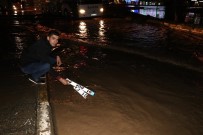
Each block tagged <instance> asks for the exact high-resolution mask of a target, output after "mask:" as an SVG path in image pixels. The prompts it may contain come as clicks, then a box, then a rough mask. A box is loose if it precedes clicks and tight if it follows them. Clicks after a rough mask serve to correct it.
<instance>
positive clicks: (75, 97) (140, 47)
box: [1, 18, 203, 135]
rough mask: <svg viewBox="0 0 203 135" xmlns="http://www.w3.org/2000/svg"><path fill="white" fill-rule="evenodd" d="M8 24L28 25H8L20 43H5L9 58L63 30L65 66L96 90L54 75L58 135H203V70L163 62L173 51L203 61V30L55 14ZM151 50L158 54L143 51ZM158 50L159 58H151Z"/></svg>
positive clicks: (66, 73)
mask: <svg viewBox="0 0 203 135" xmlns="http://www.w3.org/2000/svg"><path fill="white" fill-rule="evenodd" d="M7 25H11V26H15V25H19V26H20V29H18V28H13V27H12V28H13V29H10V30H9V32H7V33H8V35H7V36H9V37H10V39H11V40H10V41H9V42H11V41H12V42H13V44H12V46H6V45H4V46H3V47H4V48H5V49H6V51H7V52H8V53H5V52H4V51H1V59H4V58H5V57H4V56H9V57H10V58H12V59H14V61H16V60H18V59H19V58H20V54H21V52H22V50H23V48H24V47H26V46H29V44H30V43H32V42H33V41H34V40H35V39H37V37H38V36H40V35H45V33H46V32H47V31H49V30H50V29H57V30H60V31H61V32H62V36H61V38H62V40H61V44H62V49H61V50H60V51H59V53H60V56H61V58H62V61H63V64H64V67H63V68H62V69H61V70H59V71H58V72H59V73H60V74H62V75H63V76H66V77H68V78H70V79H72V80H75V81H76V82H78V83H80V84H82V85H85V86H87V87H88V88H90V89H93V90H94V91H95V92H96V95H95V96H94V97H88V99H87V100H84V99H83V98H82V97H81V96H80V95H79V94H78V93H76V92H75V91H74V90H73V89H71V86H70V87H68V89H67V87H63V86H61V84H59V83H57V82H55V80H50V83H49V85H50V91H49V92H50V102H51V103H52V105H53V108H54V114H55V115H54V116H55V118H54V119H55V122H56V124H55V126H56V129H57V133H58V134H60V135H67V134H69V135H76V134H83V135H90V134H94V135H102V134H104V135H112V134H116V135H129V134H131V135H163V134H164V135H202V134H203V130H202V126H203V117H202V116H203V109H202V107H203V85H202V81H203V78H202V73H200V72H196V71H193V70H189V69H187V68H183V67H181V66H176V65H174V64H171V63H162V62H159V61H157V60H158V59H162V58H163V59H164V60H163V61H167V60H168V59H166V58H167V57H170V58H173V59H172V60H174V61H176V62H177V61H178V62H182V61H184V59H186V60H185V61H184V62H188V61H189V62H194V63H197V64H198V66H201V63H199V62H197V61H195V59H194V58H193V57H192V55H193V52H194V51H195V50H196V49H199V48H201V45H202V40H203V39H202V37H201V36H196V35H191V34H188V33H182V32H175V31H172V30H170V29H168V28H165V27H160V26H157V25H152V24H149V23H139V22H136V21H129V20H125V19H116V18H115V19H105V18H97V19H91V20H75V21H70V20H69V21H68V20H61V19H58V20H57V19H55V20H54V19H50V20H46V21H42V22H41V21H36V22H35V23H34V25H33V23H32V21H29V20H26V21H25V20H24V21H23V20H21V21H19V20H14V21H12V22H11V23H9V24H7ZM9 27H10V26H9ZM18 30H19V31H18ZM24 30H26V31H24ZM28 35H30V36H28ZM31 35H32V36H33V37H32V36H31ZM7 36H6V37H7ZM145 51H146V52H152V53H149V54H150V55H147V54H145V53H143V55H138V54H140V53H139V52H145ZM152 54H154V55H156V54H159V55H158V56H159V57H157V58H156V59H151V58H152V57H154V55H152ZM146 56H147V57H146ZM161 56H163V57H161ZM165 56H167V57H165ZM6 59H8V58H6ZM81 123H82V124H81ZM78 127H80V128H78ZM80 129H81V130H80ZM84 131H85V132H84Z"/></svg>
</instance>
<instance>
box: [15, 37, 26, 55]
mask: <svg viewBox="0 0 203 135" xmlns="http://www.w3.org/2000/svg"><path fill="white" fill-rule="evenodd" d="M14 40H15V43H16V50H15V51H16V54H15V57H16V58H20V56H21V54H22V51H23V45H24V44H23V43H22V42H23V40H22V38H21V37H19V36H16V37H15V38H14Z"/></svg>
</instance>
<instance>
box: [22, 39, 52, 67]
mask: <svg viewBox="0 0 203 135" xmlns="http://www.w3.org/2000/svg"><path fill="white" fill-rule="evenodd" d="M51 52H52V46H51V45H50V43H49V42H48V40H46V39H45V40H44V39H40V40H38V41H37V42H35V43H34V44H33V45H31V46H30V47H29V48H27V49H26V50H25V51H24V52H23V53H22V57H21V65H22V66H26V65H28V64H31V63H35V62H45V63H50V64H52V63H51V58H50V56H51Z"/></svg>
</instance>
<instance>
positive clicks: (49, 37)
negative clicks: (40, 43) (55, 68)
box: [47, 30, 60, 47]
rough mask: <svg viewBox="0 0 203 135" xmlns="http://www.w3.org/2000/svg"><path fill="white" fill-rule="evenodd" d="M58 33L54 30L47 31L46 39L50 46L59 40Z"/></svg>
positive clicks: (54, 45)
mask: <svg viewBox="0 0 203 135" xmlns="http://www.w3.org/2000/svg"><path fill="white" fill-rule="evenodd" d="M59 35H60V33H59V32H58V31H56V30H51V31H49V33H48V35H47V40H48V42H49V43H50V45H51V46H52V47H56V45H57V43H58V40H59Z"/></svg>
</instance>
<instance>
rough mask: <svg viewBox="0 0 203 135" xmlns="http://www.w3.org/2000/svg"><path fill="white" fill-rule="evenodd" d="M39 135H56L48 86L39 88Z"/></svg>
mask: <svg viewBox="0 0 203 135" xmlns="http://www.w3.org/2000/svg"><path fill="white" fill-rule="evenodd" d="M36 133H37V135H54V126H53V120H52V114H51V106H50V104H49V101H48V93H47V84H46V85H41V86H39V87H38V95H37V132H36Z"/></svg>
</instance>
